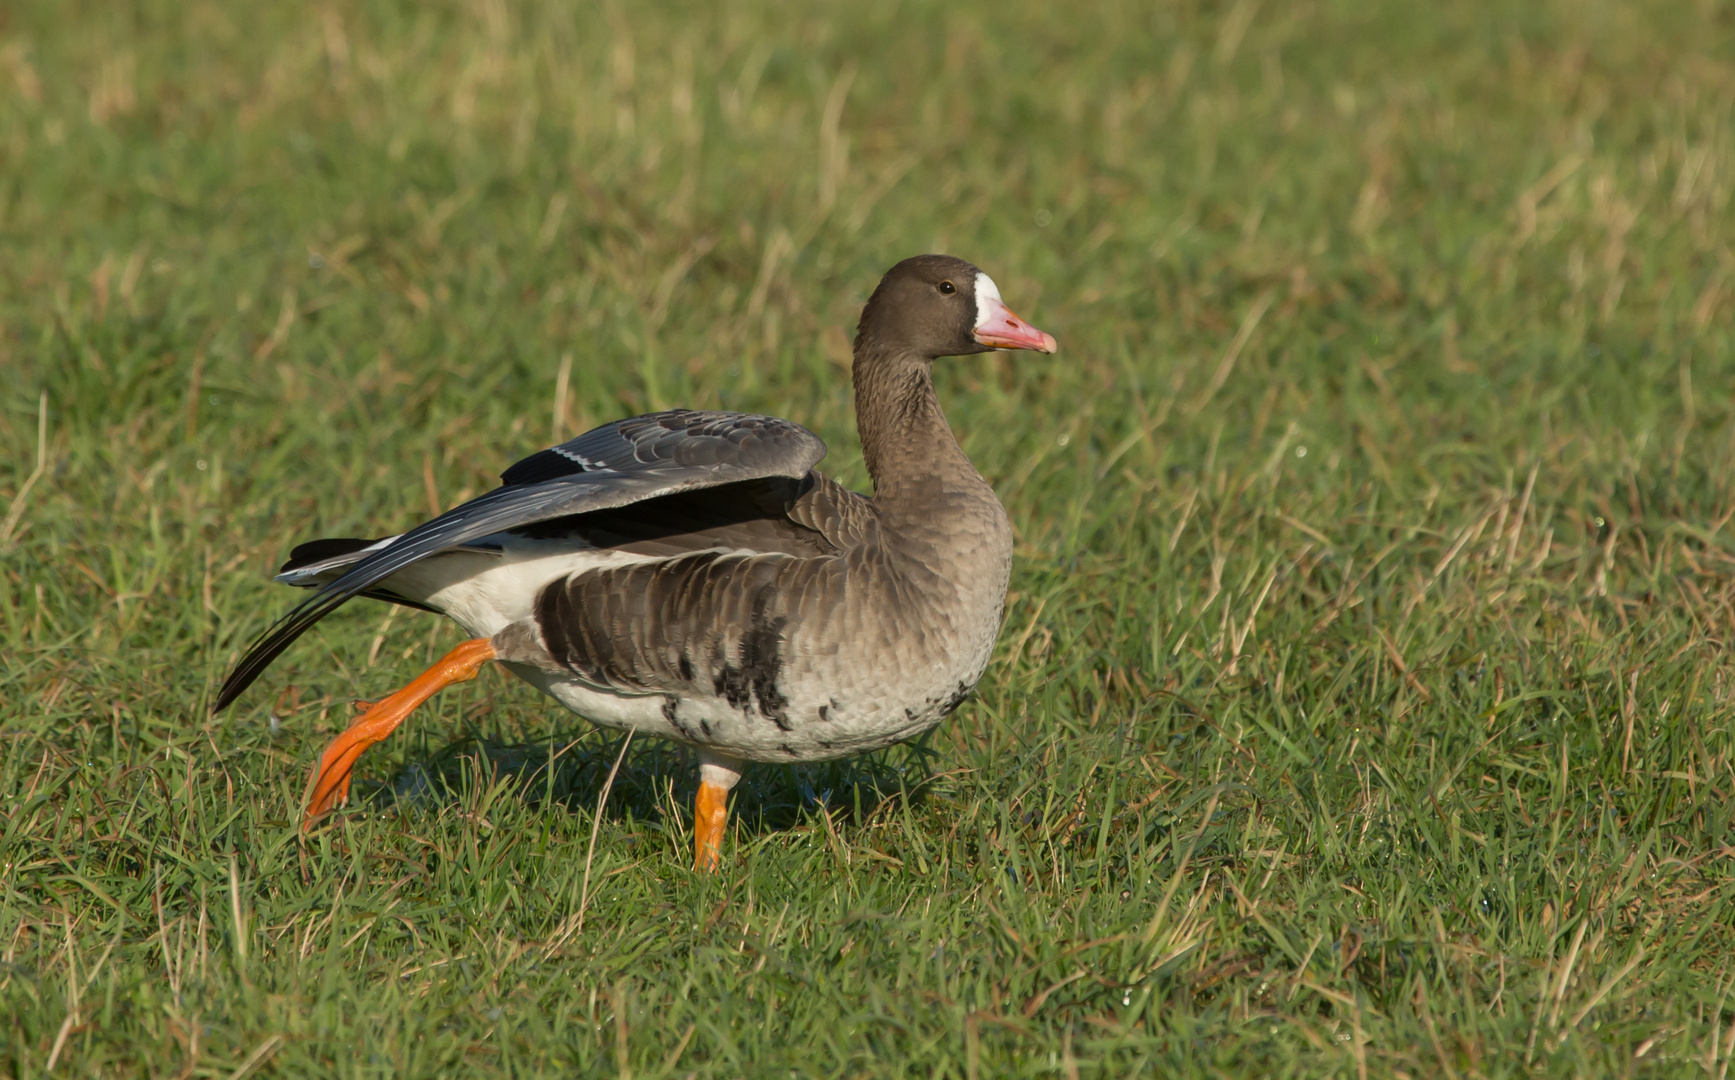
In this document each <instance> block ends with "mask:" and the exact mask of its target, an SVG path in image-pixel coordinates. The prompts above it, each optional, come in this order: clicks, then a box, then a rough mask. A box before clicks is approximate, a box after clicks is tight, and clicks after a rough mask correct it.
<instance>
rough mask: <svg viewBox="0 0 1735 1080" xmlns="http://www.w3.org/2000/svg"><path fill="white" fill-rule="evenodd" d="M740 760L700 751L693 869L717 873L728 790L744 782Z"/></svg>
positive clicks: (705, 750)
mask: <svg viewBox="0 0 1735 1080" xmlns="http://www.w3.org/2000/svg"><path fill="white" fill-rule="evenodd" d="M743 767H744V766H743V764H742V762H741V761H739V760H737V759H735V758H730V757H724V756H723V755H721V754H719V753H717V752H716V751H714V750H710V749H702V750H700V751H699V798H698V800H697V801H696V802H695V803H694V805H693V869H694V870H697V871H699V872H700V873H705V874H712V873H716V871H717V865H718V861H719V859H718V849H720V848H721V847H722V846H723V828H724V826H726V825H727V824H728V823H729V789H730V788H732V787H734V786H735V782H736V781H737V780H739V779H741V770H742V768H743Z"/></svg>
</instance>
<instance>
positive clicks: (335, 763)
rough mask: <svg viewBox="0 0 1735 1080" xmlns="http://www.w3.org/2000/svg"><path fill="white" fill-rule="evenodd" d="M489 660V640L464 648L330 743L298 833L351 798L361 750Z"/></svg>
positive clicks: (491, 650)
mask: <svg viewBox="0 0 1735 1080" xmlns="http://www.w3.org/2000/svg"><path fill="white" fill-rule="evenodd" d="M492 659H494V645H493V643H492V642H490V641H489V640H488V639H487V638H477V639H475V640H473V641H466V642H464V643H463V644H462V645H459V646H458V647H457V648H456V649H453V650H452V651H451V652H449V653H447V654H446V655H445V656H443V657H441V658H440V661H439V663H437V664H435V665H434V666H433V667H431V668H429V669H428V670H426V671H424V672H422V673H421V674H420V675H418V676H416V677H415V678H414V679H413V680H411V681H410V684H409V685H408V686H406V687H404V688H403V689H402V690H399V691H398V692H397V693H395V694H393V695H391V696H390V697H387V698H384V699H382V700H381V701H379V702H378V703H377V704H375V705H373V706H372V707H371V708H369V709H368V711H367V712H366V713H365V714H363V716H362V717H361V718H360V719H359V720H357V721H356V722H355V723H353V724H351V725H350V726H349V730H347V731H345V732H344V733H343V734H342V735H339V736H338V737H337V738H335V739H333V740H332V742H331V745H330V746H328V747H326V748H325V753H324V754H323V755H321V756H320V759H319V767H318V768H316V769H314V770H313V776H312V778H311V779H309V780H308V784H307V814H306V816H305V817H304V818H302V821H301V830H302V831H303V832H306V831H307V830H309V829H311V828H312V827H313V823H314V822H315V821H316V820H318V819H319V818H320V817H321V816H323V815H324V814H326V813H328V812H329V811H331V810H333V809H334V808H336V807H338V806H340V805H342V804H343V802H344V800H346V799H348V798H349V776H350V771H351V770H352V769H354V768H355V763H356V759H357V758H359V757H361V753H362V751H363V750H366V749H367V748H368V747H370V746H372V745H373V744H374V743H377V742H379V741H380V740H381V739H384V738H385V737H386V736H387V735H390V734H391V733H392V732H393V731H396V730H397V727H398V725H399V724H401V723H403V722H404V719H405V718H406V717H408V716H409V715H410V713H412V712H414V711H415V709H416V706H418V705H420V704H421V703H422V702H424V701H426V700H428V699H429V698H431V697H433V696H434V695H435V694H437V693H439V692H440V691H441V690H443V689H445V688H446V687H448V686H451V685H452V684H453V683H459V682H468V681H469V680H471V679H474V678H475V677H476V674H477V672H479V671H481V670H482V665H483V664H485V663H487V662H488V661H490V660H492Z"/></svg>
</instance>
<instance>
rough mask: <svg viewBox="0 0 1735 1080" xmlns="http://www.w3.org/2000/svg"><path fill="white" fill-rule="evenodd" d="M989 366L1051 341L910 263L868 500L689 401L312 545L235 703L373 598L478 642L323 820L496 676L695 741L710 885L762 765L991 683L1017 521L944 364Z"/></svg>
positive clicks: (316, 801) (876, 337)
mask: <svg viewBox="0 0 1735 1080" xmlns="http://www.w3.org/2000/svg"><path fill="white" fill-rule="evenodd" d="M993 349H1034V350H1037V351H1039V352H1045V353H1052V352H1054V350H1055V341H1054V338H1052V337H1050V336H1049V335H1048V334H1045V333H1043V332H1042V331H1040V330H1038V329H1036V328H1035V327H1033V326H1031V325H1029V324H1028V323H1026V322H1024V321H1023V320H1021V319H1019V318H1018V317H1017V316H1015V315H1013V314H1012V312H1011V311H1009V310H1007V308H1006V305H1005V304H1004V303H1003V302H1002V301H1001V299H1000V291H999V289H997V288H996V287H995V285H994V282H993V281H992V280H991V279H990V278H989V277H988V275H987V274H984V273H983V272H982V271H980V270H978V269H976V268H975V267H974V266H971V265H970V264H969V263H967V262H964V261H963V260H961V259H955V258H951V257H949V256H943V255H922V256H918V257H916V258H912V259H906V260H904V261H903V262H901V263H899V264H898V265H896V266H894V267H892V269H891V270H890V271H889V272H888V273H887V274H886V276H885V277H884V278H882V279H881V281H880V283H879V287H878V288H877V289H875V290H874V294H873V296H872V297H871V298H869V300H868V302H867V306H866V307H865V308H863V309H862V315H861V325H860V328H859V329H858V331H857V333H856V339H855V367H854V378H855V404H856V420H857V426H858V427H859V429H860V433H861V441H862V451H863V454H864V456H865V458H866V463H867V470H868V475H869V476H871V477H872V478H873V484H874V495H873V497H872V498H866V497H864V496H861V495H858V494H856V493H855V492H853V491H850V490H848V489H846V488H844V487H841V486H840V485H838V484H837V483H836V482H834V481H832V480H830V479H828V478H826V477H825V476H824V475H822V474H821V473H819V472H817V471H815V469H814V466H815V465H816V464H817V463H818V462H819V460H820V459H821V458H823V457H824V456H825V444H824V443H823V442H821V441H820V440H819V439H818V438H817V437H816V436H815V435H813V433H812V432H809V431H808V430H807V429H805V428H803V427H801V426H799V425H797V424H792V423H790V422H789V421H787V420H779V419H776V418H774V417H769V416H751V415H745V414H741V413H728V412H695V411H691V410H685V409H679V410H675V411H672V412H662V413H651V414H650V415H647V416H638V417H634V418H632V419H630V420H621V421H617V422H616V423H613V424H609V425H607V426H605V427H600V428H597V429H596V430H594V431H591V432H588V433H587V434H584V435H581V436H579V437H578V438H576V439H573V440H572V441H570V442H566V443H562V444H561V445H559V446H556V447H553V448H551V449H548V450H543V451H541V452H540V453H537V454H533V455H531V456H530V457H528V458H525V459H524V460H523V461H520V462H519V463H518V464H516V465H514V466H512V467H511V468H510V469H507V470H506V472H505V473H503V474H502V475H501V481H502V485H501V486H500V487H498V488H496V489H494V490H493V491H490V492H488V493H487V494H485V495H482V496H480V497H478V498H475V499H472V500H471V501H469V502H467V503H465V504H463V505H462V506H459V507H456V508H454V509H452V510H448V511H447V512H446V513H444V514H441V515H440V516H439V517H437V518H435V519H434V520H432V521H430V522H427V523H426V524H424V525H419V526H417V527H416V528H414V529H411V530H410V531H409V532H406V533H404V534H402V535H400V536H394V537H390V538H388V539H385V540H377V541H370V540H349V539H339V540H315V541H313V542H311V543H306V544H302V545H301V546H299V547H297V548H296V549H295V550H294V551H293V552H292V553H291V555H290V558H289V561H288V562H287V563H286V564H285V565H284V567H283V570H282V572H281V573H280V574H279V575H278V579H277V580H279V581H282V582H285V583H287V584H290V585H298V586H304V587H308V588H313V589H315V590H316V591H315V592H314V594H313V595H312V596H311V597H309V598H308V599H307V600H305V601H304V602H302V604H301V605H300V606H298V607H296V608H295V609H294V610H293V611H291V612H290V613H289V614H288V615H286V616H284V617H283V618H282V619H281V620H280V621H279V622H278V623H277V624H276V625H274V626H273V627H271V629H270V630H268V631H267V632H266V633H265V634H264V635H262V636H261V637H260V638H259V640H258V641H256V642H255V643H254V644H253V647H252V648H251V649H250V650H249V651H248V653H247V655H246V656H245V657H243V658H242V660H241V662H240V663H239V664H238V665H237V666H236V667H235V670H234V671H233V672H231V673H230V675H229V678H228V679H227V681H225V682H224V684H223V688H222V690H221V691H220V692H219V694H218V695H217V701H216V705H215V707H214V708H215V710H221V709H223V708H224V707H226V706H227V705H228V704H229V703H230V702H232V701H234V700H235V698H236V697H237V696H238V695H239V694H240V693H241V692H242V691H243V690H245V689H246V688H247V686H248V685H249V684H251V683H252V682H253V680H254V679H256V678H258V676H259V674H260V673H261V672H263V671H264V670H265V668H266V667H267V666H269V665H270V663H271V661H272V660H274V659H275V658H276V657H277V656H278V654H280V653H281V652H283V650H284V649H286V648H288V647H289V645H290V644H291V643H292V642H293V641H294V640H295V639H296V638H298V637H300V636H301V634H302V633H303V632H305V631H306V630H307V628H308V627H310V626H312V625H313V624H314V623H316V622H318V621H319V620H320V619H321V618H323V617H324V616H326V615H327V614H329V613H330V612H332V611H333V610H335V609H336V608H337V607H338V606H339V605H341V604H343V603H344V602H345V601H346V600H348V599H350V598H351V597H353V596H367V597H372V598H375V599H379V600H388V601H391V602H393V603H398V604H407V605H409V606H412V607H417V608H422V609H424V610H428V611H436V612H439V613H441V614H443V615H447V616H450V617H451V618H452V619H453V620H454V621H456V622H457V623H458V624H459V625H460V626H462V627H463V628H464V630H465V631H466V632H467V633H469V634H470V635H471V640H468V641H465V642H464V643H463V644H461V645H459V646H458V647H457V648H455V649H453V650H452V651H451V652H450V653H448V654H447V655H446V656H445V657H444V658H443V659H441V660H440V661H439V662H438V663H437V664H435V665H434V666H433V667H432V668H430V669H429V670H428V671H426V672H425V673H423V674H422V675H420V676H419V677H417V678H416V679H415V680H414V681H412V682H411V683H410V684H409V685H408V686H405V687H404V688H403V689H402V690H399V691H398V692H396V693H394V694H392V695H391V696H389V697H387V698H385V699H383V700H381V701H379V702H378V703H376V704H374V705H373V706H372V707H371V708H370V709H369V710H368V711H367V712H366V713H365V714H364V715H363V716H362V717H361V718H360V719H358V720H357V721H356V722H355V724H354V725H353V726H351V727H350V728H349V730H347V731H345V732H344V733H343V734H342V735H340V736H338V737H337V739H335V740H334V741H333V742H332V743H331V745H330V746H329V747H327V749H326V751H325V753H324V755H323V756H322V757H321V759H320V762H319V765H318V766H317V767H316V768H315V769H314V771H313V776H312V778H311V780H310V783H309V787H308V795H307V809H306V817H305V819H304V822H303V828H307V827H309V826H311V825H312V824H313V822H314V821H315V820H317V819H318V818H319V817H321V816H322V815H324V814H325V813H326V812H327V811H329V810H331V809H332V808H333V807H335V806H337V805H339V804H341V803H342V802H343V801H344V799H345V798H346V796H347V795H348V791H349V780H350V771H351V769H352V768H353V767H354V765H355V761H356V759H357V758H358V757H359V756H360V755H361V753H362V751H363V750H365V749H366V748H367V747H369V746H371V745H373V744H374V743H376V742H379V741H380V740H381V739H384V738H385V737H386V736H387V735H389V734H391V733H392V731H393V729H395V728H396V727H397V726H398V725H399V724H400V723H402V722H403V720H404V718H405V717H407V716H408V715H409V714H410V712H411V711H412V710H414V709H415V708H416V706H418V705H420V704H421V703H422V702H424V701H426V700H427V699H428V698H429V697H431V696H433V695H434V694H435V693H436V692H438V691H439V690H440V689H441V688H442V687H445V686H448V685H450V684H452V683H454V682H462V681H464V680H467V679H471V678H474V677H475V676H476V673H477V672H478V671H479V670H480V668H481V665H482V664H483V663H485V662H487V661H490V660H494V661H499V662H500V663H503V664H505V665H506V666H507V668H509V669H510V670H511V671H512V672H513V673H514V674H516V675H518V676H519V677H520V678H522V679H524V680H525V681H526V682H529V683H530V684H531V685H532V686H535V687H536V688H537V689H539V690H541V691H543V692H544V693H546V694H548V695H549V696H550V697H552V698H554V699H555V700H556V701H558V702H560V703H561V704H562V705H565V706H566V707H567V708H568V709H571V710H572V711H573V712H575V713H577V714H579V715H580V716H582V717H584V718H585V719H587V720H590V721H592V722H593V723H596V724H600V725H602V726H604V727H610V728H617V729H630V730H633V731H638V732H643V733H645V734H650V735H657V736H661V737H663V738H667V739H674V740H676V741H678V742H682V743H686V744H687V745H689V746H692V747H694V748H695V749H696V750H697V751H698V757H699V793H698V801H697V807H696V811H695V817H694V837H695V839H694V861H695V864H696V865H697V867H699V868H700V869H707V870H708V869H712V868H714V867H715V866H716V863H717V857H718V855H717V852H718V845H719V843H720V842H721V840H722V836H723V829H724V823H725V820H726V810H725V799H726V796H727V793H728V791H729V789H730V788H731V787H732V786H734V784H735V782H736V780H738V779H739V778H740V775H741V770H742V768H744V767H745V763H746V762H748V761H790V762H794V761H818V760H823V759H826V758H834V757H840V756H843V755H846V754H855V753H861V752H863V751H867V750H874V749H877V748H879V747H883V746H887V745H889V744H891V743H894V742H897V741H899V740H902V739H908V738H910V737H911V736H914V735H918V734H920V733H922V732H924V731H927V730H928V729H929V728H931V727H933V726H934V725H935V724H937V723H939V722H940V720H941V719H943V718H944V717H945V716H946V715H947V714H948V713H950V712H951V711H952V710H953V709H955V708H957V706H958V704H959V702H961V701H962V700H963V699H964V697H965V695H966V694H968V693H969V692H970V690H971V688H972V687H974V686H975V685H976V680H977V679H978V678H979V677H980V676H981V674H982V670H983V668H984V667H985V666H986V665H987V663H988V657H989V653H990V651H991V650H992V649H993V646H994V639H995V637H996V635H997V634H998V632H999V629H1000V615H1001V607H1002V605H1003V604H1004V602H1005V598H1006V583H1007V579H1008V575H1009V574H1010V572H1011V565H1012V529H1011V526H1010V525H1009V523H1008V522H1007V519H1006V512H1005V511H1004V510H1003V509H1001V506H1000V503H999V501H998V500H996V499H995V497H994V492H993V490H992V489H991V488H990V487H989V486H988V484H987V482H986V481H984V480H983V479H982V477H981V476H980V475H979V474H978V473H977V472H976V469H975V468H974V467H973V466H972V465H971V464H970V459H969V458H967V457H965V456H964V452H963V450H962V449H960V448H959V446H958V442H957V440H956V439H955V438H954V437H953V435H952V431H951V428H949V427H948V426H947V424H946V418H945V417H944V416H943V415H942V414H941V412H940V403H939V401H938V400H936V398H935V396H934V384H933V380H932V370H931V369H932V365H933V362H934V360H935V359H937V358H939V357H943V356H959V355H963V354H966V353H979V352H988V351H991V350H993Z"/></svg>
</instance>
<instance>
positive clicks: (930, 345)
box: [855, 255, 1057, 360]
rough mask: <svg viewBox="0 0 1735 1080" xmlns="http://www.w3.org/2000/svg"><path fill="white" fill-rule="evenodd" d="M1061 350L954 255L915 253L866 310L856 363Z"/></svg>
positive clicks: (888, 278)
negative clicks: (890, 357)
mask: <svg viewBox="0 0 1735 1080" xmlns="http://www.w3.org/2000/svg"><path fill="white" fill-rule="evenodd" d="M1056 348H1057V346H1056V344H1055V341H1054V338H1053V337H1051V336H1050V335H1048V334H1045V333H1043V332H1042V331H1040V330H1038V329H1036V327H1034V326H1031V325H1030V324H1029V323H1027V322H1025V321H1024V320H1023V319H1020V318H1019V317H1018V316H1016V315H1014V314H1012V312H1011V311H1010V310H1008V309H1007V307H1006V304H1005V302H1004V301H1002V300H1001V299H1000V289H999V288H998V287H997V286H996V285H995V284H994V279H992V278H990V277H989V276H988V275H987V274H984V273H983V272H982V271H980V270H978V269H976V268H975V267H974V266H971V265H970V264H969V263H967V262H965V261H964V260H963V259H956V258H953V257H952V256H950V255H917V256H915V257H914V258H910V259H905V260H904V261H903V262H901V263H899V264H898V265H896V266H894V267H892V268H891V269H890V270H888V271H886V276H885V277H883V278H881V279H880V284H879V287H878V288H876V289H875V290H874V294H873V296H871V297H869V298H868V302H867V306H866V307H864V308H862V312H861V325H860V327H859V328H858V329H857V330H856V338H855V352H856V356H857V357H858V358H860V357H864V356H868V355H885V354H894V355H895V354H902V355H904V356H910V355H912V354H913V355H914V356H917V357H921V358H923V359H926V360H933V359H935V358H937V357H941V356H965V355H967V354H969V353H981V352H992V351H993V350H995V349H1034V350H1036V351H1037V352H1045V353H1051V352H1053V351H1054V350H1055V349H1056Z"/></svg>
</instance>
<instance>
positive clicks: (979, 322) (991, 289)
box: [976, 270, 1006, 330]
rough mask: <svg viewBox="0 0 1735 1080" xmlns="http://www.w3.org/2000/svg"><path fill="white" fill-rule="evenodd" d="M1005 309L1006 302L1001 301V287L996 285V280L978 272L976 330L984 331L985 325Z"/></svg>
mask: <svg viewBox="0 0 1735 1080" xmlns="http://www.w3.org/2000/svg"><path fill="white" fill-rule="evenodd" d="M984 301H992V302H991V303H984ZM1005 309H1006V301H1004V300H1002V299H1000V286H998V285H996V284H994V279H993V278H991V277H989V276H988V275H987V274H984V273H982V271H980V270H978V271H976V329H978V330H980V329H982V326H983V324H984V323H986V322H987V321H988V320H989V319H991V318H993V317H994V316H995V315H996V314H998V313H999V312H1001V311H1004V310H1005Z"/></svg>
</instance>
